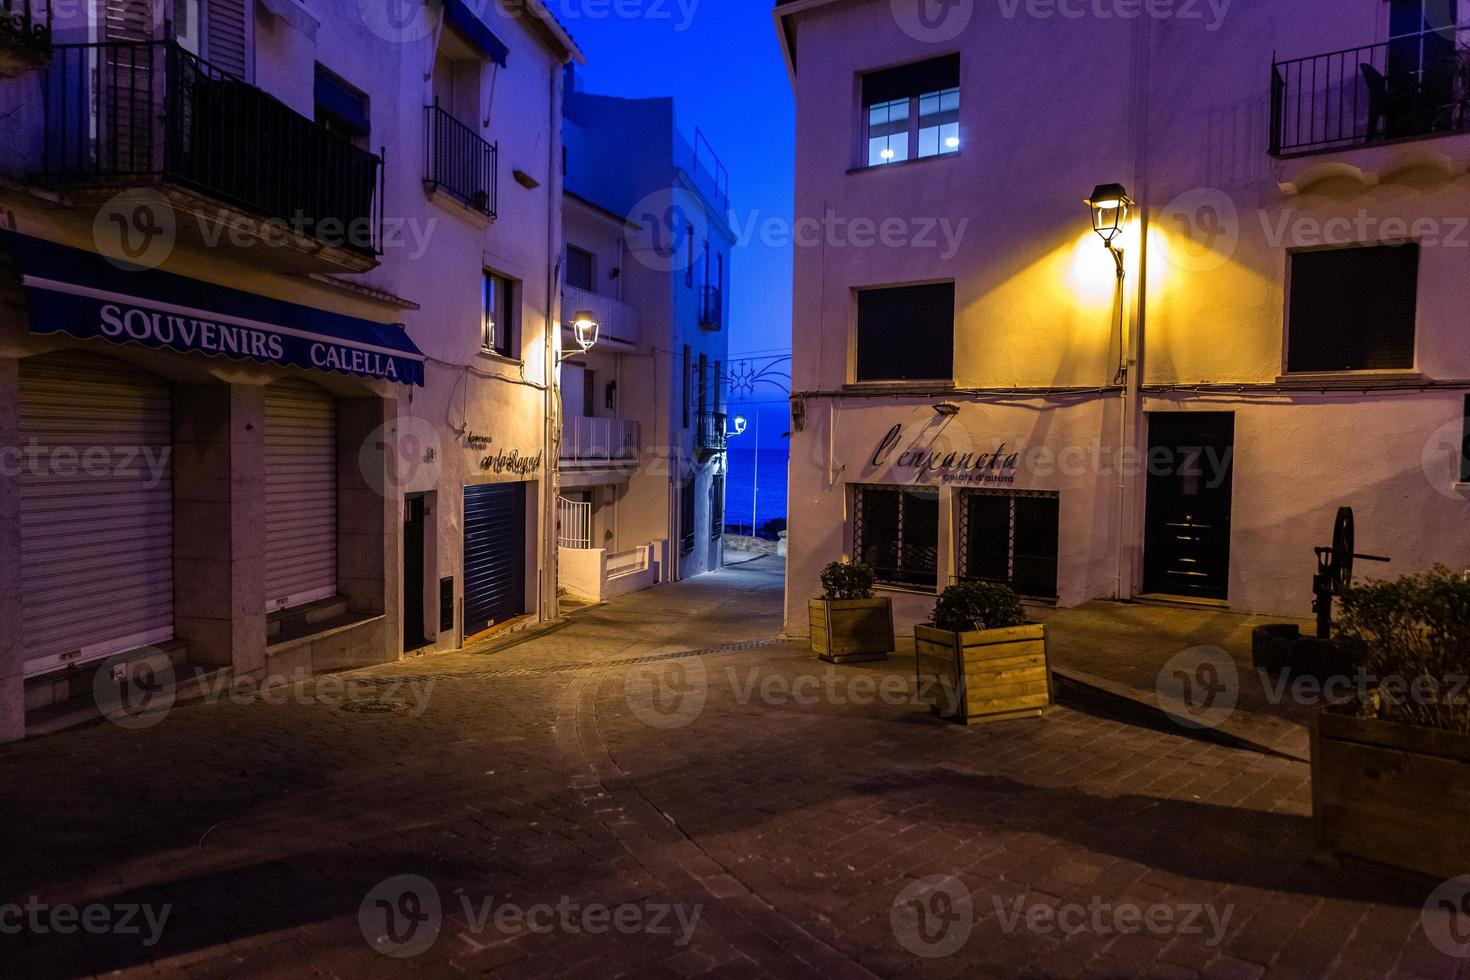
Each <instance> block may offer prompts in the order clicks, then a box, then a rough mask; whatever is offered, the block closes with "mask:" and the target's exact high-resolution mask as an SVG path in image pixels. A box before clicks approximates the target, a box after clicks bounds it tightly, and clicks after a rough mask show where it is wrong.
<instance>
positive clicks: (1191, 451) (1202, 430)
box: [1143, 412, 1235, 601]
mask: <svg viewBox="0 0 1470 980" xmlns="http://www.w3.org/2000/svg"><path fill="white" fill-rule="evenodd" d="M1148 431H1149V467H1148V503H1147V512H1146V517H1145V530H1144V562H1143V565H1144V571H1143V586H1144V591H1145V592H1150V593H1158V594H1162V595H1171V596H1184V597H1191V598H1198V599H1217V600H1222V601H1223V600H1224V599H1226V598H1228V597H1229V592H1230V512H1231V504H1232V500H1233V496H1234V464H1235V415H1234V413H1231V412H1152V413H1150V414H1149V416H1148Z"/></svg>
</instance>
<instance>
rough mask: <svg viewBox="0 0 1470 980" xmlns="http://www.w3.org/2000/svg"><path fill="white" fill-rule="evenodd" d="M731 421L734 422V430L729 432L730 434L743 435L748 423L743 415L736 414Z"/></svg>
mask: <svg viewBox="0 0 1470 980" xmlns="http://www.w3.org/2000/svg"><path fill="white" fill-rule="evenodd" d="M733 421H734V423H735V431H734V432H732V433H730V434H731V435H734V436H739V435H744V434H745V427H746V426H747V425H749V424H750V423H749V422H748V421H747V420H746V418H745V416H744V415H737V416H735V418H734V419H733Z"/></svg>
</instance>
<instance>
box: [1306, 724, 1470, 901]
mask: <svg viewBox="0 0 1470 980" xmlns="http://www.w3.org/2000/svg"><path fill="white" fill-rule="evenodd" d="M1466 813H1470V735H1465V734H1461V733H1459V732H1447V731H1441V730H1439V729H1434V728H1420V727H1418V726H1415V725H1403V724H1399V723H1398V722H1392V721H1378V720H1376V719H1364V718H1356V717H1354V716H1352V715H1349V714H1341V713H1339V712H1337V711H1333V710H1331V709H1323V710H1322V711H1319V712H1317V715H1316V717H1315V718H1314V719H1313V722H1312V819H1313V823H1314V824H1315V825H1316V829H1317V843H1318V844H1319V845H1320V846H1322V847H1323V848H1327V849H1330V850H1332V851H1335V852H1337V853H1338V854H1343V855H1347V856H1349V857H1354V858H1360V859H1363V860H1367V861H1372V862H1374V863H1377V864H1386V865H1391V866H1393V867H1396V868H1404V869H1407V870H1410V871H1415V872H1419V873H1422V874H1425V875H1429V876H1431V877H1434V878H1437V879H1441V880H1443V879H1448V878H1453V877H1455V876H1456V875H1460V874H1464V873H1465V870H1466V869H1467V868H1470V836H1467V835H1466V834H1465V814H1466Z"/></svg>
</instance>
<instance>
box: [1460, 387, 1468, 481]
mask: <svg viewBox="0 0 1470 980" xmlns="http://www.w3.org/2000/svg"><path fill="white" fill-rule="evenodd" d="M1460 482H1461V483H1470V395H1466V396H1465V436H1464V440H1463V441H1462V442H1461V443H1460Z"/></svg>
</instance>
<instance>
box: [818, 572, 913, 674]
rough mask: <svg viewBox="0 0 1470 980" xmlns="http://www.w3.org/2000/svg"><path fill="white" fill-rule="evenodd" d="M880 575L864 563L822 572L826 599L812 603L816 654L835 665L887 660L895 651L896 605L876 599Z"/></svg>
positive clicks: (887, 600) (885, 598) (882, 599)
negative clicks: (894, 606) (894, 625)
mask: <svg viewBox="0 0 1470 980" xmlns="http://www.w3.org/2000/svg"><path fill="white" fill-rule="evenodd" d="M875 579H876V575H875V574H874V572H873V569H872V566H870V565H864V564H862V563H861V562H841V561H834V562H832V563H831V564H830V565H828V566H827V567H826V568H824V569H822V588H823V590H824V592H823V595H822V598H820V599H813V600H811V603H810V606H809V609H810V612H811V624H812V652H813V653H815V654H817V655H818V656H819V657H821V659H823V660H825V661H827V662H828V663H831V664H847V663H856V662H859V661H865V660H886V659H887V658H888V654H889V653H890V652H892V650H893V602H892V601H891V600H890V599H888V598H887V597H884V598H881V599H875V598H873V582H874V580H875Z"/></svg>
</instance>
